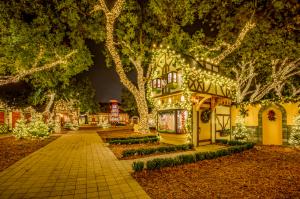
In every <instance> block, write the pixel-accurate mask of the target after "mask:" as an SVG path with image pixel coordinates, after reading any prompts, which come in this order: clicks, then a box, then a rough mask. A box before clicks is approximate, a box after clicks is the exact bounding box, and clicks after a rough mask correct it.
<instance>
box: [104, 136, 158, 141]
mask: <svg viewBox="0 0 300 199" xmlns="http://www.w3.org/2000/svg"><path fill="white" fill-rule="evenodd" d="M156 137H157V136H156V135H147V136H140V137H138V136H132V137H119V138H117V137H115V138H106V140H107V141H109V142H110V141H114V140H133V139H143V138H156Z"/></svg>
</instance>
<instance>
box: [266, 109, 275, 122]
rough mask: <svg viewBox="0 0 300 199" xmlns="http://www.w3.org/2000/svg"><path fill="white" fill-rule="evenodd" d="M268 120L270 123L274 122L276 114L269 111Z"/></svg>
mask: <svg viewBox="0 0 300 199" xmlns="http://www.w3.org/2000/svg"><path fill="white" fill-rule="evenodd" d="M268 119H269V120H270V121H275V120H276V113H275V111H273V110H270V111H269V112H268Z"/></svg>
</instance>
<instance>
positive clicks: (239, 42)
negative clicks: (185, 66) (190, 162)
mask: <svg viewBox="0 0 300 199" xmlns="http://www.w3.org/2000/svg"><path fill="white" fill-rule="evenodd" d="M150 4H151V6H150V7H151V8H152V10H153V12H154V13H155V15H156V16H158V18H159V19H160V22H161V23H162V24H163V26H165V27H169V29H170V30H171V31H170V32H171V34H169V36H168V37H166V38H165V39H164V41H165V42H166V43H168V44H169V45H170V46H172V47H173V48H175V49H178V50H180V51H181V52H183V53H185V54H188V55H190V56H192V57H194V58H195V59H198V60H205V61H207V62H210V63H212V64H217V65H219V66H220V68H221V73H223V74H225V75H228V76H230V77H232V78H233V79H236V80H237V81H238V84H237V85H236V86H237V88H236V90H237V99H236V101H237V102H238V103H240V102H242V101H245V102H247V101H250V102H257V101H260V100H263V99H279V100H291V101H295V100H297V98H298V99H299V93H300V91H299V83H300V78H299V73H298V72H297V67H298V68H299V63H298V62H299V60H298V59H299V54H300V42H299V17H300V14H299V8H300V5H299V3H298V2H297V1H282V0H274V1H247V0H238V1H236V0H230V1H226V2H224V1H222V0H216V1H210V0H193V1H185V0H178V1H176V3H174V1H171V0H161V1H156V0H153V1H150ZM249 60H251V61H249ZM274 60H275V61H274ZM237 63H241V64H240V66H237ZM279 64H280V65H279ZM242 65H245V66H242ZM248 67H249V68H248ZM232 69H234V71H235V72H233V73H232ZM236 71H238V74H237V73H236ZM255 85H260V86H257V87H256V86H255Z"/></svg>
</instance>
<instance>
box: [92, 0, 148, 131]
mask: <svg viewBox="0 0 300 199" xmlns="http://www.w3.org/2000/svg"><path fill="white" fill-rule="evenodd" d="M124 3H125V0H117V1H116V2H115V4H114V6H113V8H112V9H111V10H109V9H108V8H107V5H106V3H105V1H104V0H99V3H98V4H97V5H96V6H95V7H94V10H93V11H92V12H96V11H99V10H102V11H103V12H104V15H105V17H106V47H107V49H108V51H109V53H110V55H111V56H112V59H113V61H114V63H115V67H116V71H117V74H118V75H119V77H120V80H121V83H122V84H123V85H124V86H125V87H126V88H127V89H128V90H129V91H130V92H131V93H132V94H133V96H134V98H135V100H136V103H137V107H138V112H139V115H140V123H139V131H140V132H149V125H148V105H147V100H146V91H145V84H146V81H145V79H146V78H145V77H144V69H143V67H142V62H141V58H140V57H137V58H136V59H134V58H132V57H130V61H131V62H132V63H133V65H134V67H135V69H136V71H137V86H135V85H134V84H133V83H132V82H131V81H130V80H129V78H128V77H127V76H126V73H125V71H124V68H123V64H122V62H121V57H120V55H119V53H118V51H117V49H116V46H115V42H114V25H115V22H116V20H117V18H118V17H119V15H120V13H121V11H122V8H123V6H124ZM121 45H124V43H121ZM125 45H126V44H125ZM127 46H128V45H127ZM129 48H130V47H129Z"/></svg>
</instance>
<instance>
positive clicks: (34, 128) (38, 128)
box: [27, 118, 50, 138]
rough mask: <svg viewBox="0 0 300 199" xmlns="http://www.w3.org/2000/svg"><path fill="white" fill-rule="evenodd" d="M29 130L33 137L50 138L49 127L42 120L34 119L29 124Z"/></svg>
mask: <svg viewBox="0 0 300 199" xmlns="http://www.w3.org/2000/svg"><path fill="white" fill-rule="evenodd" d="M27 126H28V127H27V129H28V132H29V134H30V136H31V137H33V138H36V137H41V138H42V137H48V136H49V134H50V132H49V127H48V125H47V124H45V123H44V122H43V120H42V119H40V118H34V119H33V120H32V121H31V122H30V123H28V124H27Z"/></svg>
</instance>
